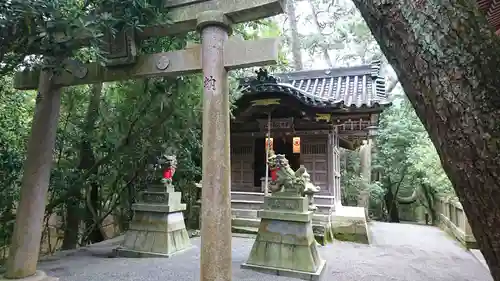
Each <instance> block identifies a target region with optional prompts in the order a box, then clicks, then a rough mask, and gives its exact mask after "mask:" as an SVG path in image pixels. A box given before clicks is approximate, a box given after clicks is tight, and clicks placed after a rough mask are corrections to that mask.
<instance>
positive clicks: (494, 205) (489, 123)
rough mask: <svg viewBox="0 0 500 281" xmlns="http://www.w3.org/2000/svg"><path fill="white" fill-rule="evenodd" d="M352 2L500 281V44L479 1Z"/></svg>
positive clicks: (356, 0) (408, 0)
mask: <svg viewBox="0 0 500 281" xmlns="http://www.w3.org/2000/svg"><path fill="white" fill-rule="evenodd" d="M353 1H354V3H355V4H356V6H357V7H358V8H359V10H360V12H361V14H362V15H363V17H364V18H365V20H366V21H367V23H368V26H369V27H370V29H371V31H372V33H373V35H374V36H375V38H376V40H377V41H378V43H379V44H380V47H381V49H382V51H383V52H384V54H385V55H386V57H387V59H388V61H389V62H390V63H391V64H392V66H393V68H394V70H395V71H396V73H397V74H398V77H399V79H400V82H401V85H402V86H403V88H404V90H405V92H406V94H407V95H408V98H409V100H410V101H411V103H412V105H413V107H414V108H415V110H416V112H417V115H418V116H419V118H420V120H421V121H422V123H423V124H424V126H425V128H426V130H427V132H428V133H429V135H430V138H431V140H432V142H433V143H434V145H435V147H436V149H437V151H438V154H439V156H440V159H441V163H442V165H443V168H444V170H445V171H446V173H447V175H448V176H449V178H450V180H451V182H452V183H453V186H454V189H455V191H456V193H457V195H458V196H459V198H460V202H461V203H462V205H463V207H464V210H465V213H466V215H467V217H468V218H469V222H470V225H471V227H472V230H473V233H474V236H475V238H476V240H477V242H478V244H479V246H480V248H481V251H482V253H483V255H484V257H485V259H486V261H487V263H488V266H489V268H490V272H491V274H492V276H493V278H494V279H495V280H496V281H500V228H498V226H499V225H500V204H499V202H500V126H498V120H500V110H499V108H500V90H499V89H500V80H499V79H498V77H499V75H500V69H499V67H498V66H499V65H500V56H499V55H498V52H499V51H500V40H498V37H497V36H496V35H495V33H494V32H493V30H492V29H491V28H490V26H488V23H487V21H486V19H485V17H484V15H482V14H481V13H480V11H479V10H478V7H477V5H476V2H475V1H462V0H444V1H434V0H420V1H414V0H373V1H364V0H353Z"/></svg>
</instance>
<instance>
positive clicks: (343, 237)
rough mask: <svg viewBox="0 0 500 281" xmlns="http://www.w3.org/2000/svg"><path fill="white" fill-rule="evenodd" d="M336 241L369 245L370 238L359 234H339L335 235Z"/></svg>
mask: <svg viewBox="0 0 500 281" xmlns="http://www.w3.org/2000/svg"><path fill="white" fill-rule="evenodd" d="M333 236H334V237H335V239H337V240H340V241H346V242H354V243H362V244H369V241H368V237H367V236H366V235H363V234H359V233H339V232H336V233H334V234H333Z"/></svg>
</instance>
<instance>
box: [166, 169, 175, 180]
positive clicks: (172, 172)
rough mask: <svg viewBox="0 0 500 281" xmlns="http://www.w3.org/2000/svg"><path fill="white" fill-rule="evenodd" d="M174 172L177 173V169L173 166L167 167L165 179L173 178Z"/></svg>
mask: <svg viewBox="0 0 500 281" xmlns="http://www.w3.org/2000/svg"><path fill="white" fill-rule="evenodd" d="M174 173H175V169H172V168H168V169H166V170H165V171H164V172H163V178H164V179H169V180H170V179H172V177H173V176H174Z"/></svg>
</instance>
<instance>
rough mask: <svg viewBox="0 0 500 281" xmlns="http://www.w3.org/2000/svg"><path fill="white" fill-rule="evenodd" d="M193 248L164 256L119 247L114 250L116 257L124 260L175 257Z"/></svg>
mask: <svg viewBox="0 0 500 281" xmlns="http://www.w3.org/2000/svg"><path fill="white" fill-rule="evenodd" d="M191 248H193V246H192V245H189V246H188V247H186V248H184V249H181V250H179V251H177V252H173V253H171V254H163V253H154V252H142V251H135V250H130V249H126V248H122V247H118V248H116V249H114V250H113V253H114V255H115V256H116V257H123V258H169V257H171V256H173V255H177V254H180V253H183V252H185V251H187V250H190V249H191Z"/></svg>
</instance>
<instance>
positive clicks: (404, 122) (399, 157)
mask: <svg viewBox="0 0 500 281" xmlns="http://www.w3.org/2000/svg"><path fill="white" fill-rule="evenodd" d="M375 151H376V152H375V157H374V161H373V169H374V171H376V173H377V174H378V175H379V179H378V183H379V187H380V189H373V188H372V198H373V199H377V200H378V201H377V202H384V201H385V202H384V203H385V205H386V206H385V208H384V209H385V211H386V212H387V211H389V210H390V209H391V208H397V207H398V205H400V204H407V203H412V202H414V207H413V208H410V209H408V208H406V209H407V211H409V212H413V210H414V208H415V207H417V206H420V205H423V206H424V207H425V208H426V209H427V211H428V212H431V213H432V212H433V211H434V208H433V202H432V198H433V196H434V194H435V193H447V194H452V193H453V191H452V188H451V183H450V181H449V180H448V177H447V176H446V174H445V173H444V171H443V169H442V167H441V162H440V160H439V157H438V155H437V152H436V151H435V148H434V146H433V144H432V143H431V141H430V139H429V137H428V135H427V132H426V131H425V129H424V127H423V125H422V123H421V122H420V120H419V119H418V117H417V116H416V114H415V111H414V109H413V108H412V107H411V104H410V103H409V101H408V100H407V99H406V97H404V96H399V97H397V98H396V100H395V101H394V105H393V106H392V107H391V108H390V109H388V110H386V111H385V112H384V113H383V114H382V116H381V120H380V130H379V135H378V136H377V139H376V149H375ZM382 190H383V192H381V191H382ZM388 192H390V193H391V194H393V195H394V196H395V197H394V202H392V201H391V202H388V201H387V198H384V196H386V195H387V193H388ZM384 199H386V200H384ZM387 204H389V206H387ZM391 205H392V206H391ZM377 207H378V206H377V205H375V206H374V208H377ZM380 210H381V209H380V208H379V209H377V210H373V211H374V212H380ZM379 215H380V214H379ZM400 216H401V217H402V218H403V219H412V220H414V219H418V218H416V217H415V214H413V213H400Z"/></svg>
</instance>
